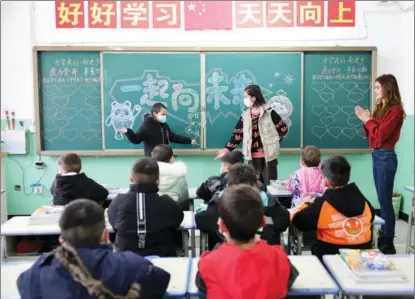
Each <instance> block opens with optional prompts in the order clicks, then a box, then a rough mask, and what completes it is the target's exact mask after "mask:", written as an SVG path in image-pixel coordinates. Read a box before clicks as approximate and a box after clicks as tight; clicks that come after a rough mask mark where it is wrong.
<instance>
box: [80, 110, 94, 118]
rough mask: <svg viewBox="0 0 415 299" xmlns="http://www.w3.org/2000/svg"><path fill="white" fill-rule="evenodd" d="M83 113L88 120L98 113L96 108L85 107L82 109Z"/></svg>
mask: <svg viewBox="0 0 415 299" xmlns="http://www.w3.org/2000/svg"><path fill="white" fill-rule="evenodd" d="M81 115H82V116H83V117H85V118H86V119H88V120H91V119H93V118H94V117H95V116H96V115H97V114H96V111H95V110H94V109H84V108H82V109H81Z"/></svg>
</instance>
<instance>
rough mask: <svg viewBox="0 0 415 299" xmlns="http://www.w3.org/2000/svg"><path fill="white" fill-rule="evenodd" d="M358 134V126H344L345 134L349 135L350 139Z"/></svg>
mask: <svg viewBox="0 0 415 299" xmlns="http://www.w3.org/2000/svg"><path fill="white" fill-rule="evenodd" d="M356 134H357V129H356V128H344V129H343V135H344V136H346V137H348V138H349V139H353V137H354V136H356Z"/></svg>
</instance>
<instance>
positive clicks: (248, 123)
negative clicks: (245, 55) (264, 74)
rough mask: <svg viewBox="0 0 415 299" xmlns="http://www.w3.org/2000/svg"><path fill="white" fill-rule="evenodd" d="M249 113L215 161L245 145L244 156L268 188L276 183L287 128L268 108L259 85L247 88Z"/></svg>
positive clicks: (243, 115) (245, 99)
mask: <svg viewBox="0 0 415 299" xmlns="http://www.w3.org/2000/svg"><path fill="white" fill-rule="evenodd" d="M244 103H245V106H246V107H247V109H246V110H245V111H244V112H243V113H242V116H241V118H240V119H239V121H238V123H237V124H236V127H235V129H234V130H233V133H232V137H231V138H230V140H229V142H228V143H227V144H226V146H225V148H224V149H222V150H220V151H219V152H218V155H217V157H216V158H222V157H223V156H224V155H226V154H227V153H228V152H230V151H232V150H234V149H236V148H237V147H238V145H239V144H240V143H241V141H243V143H242V144H243V145H242V149H243V150H242V153H243V154H244V156H245V158H246V159H247V160H248V161H249V163H250V164H251V165H252V166H253V167H254V168H255V171H256V172H257V174H258V175H259V177H260V180H261V182H262V183H263V184H264V185H265V186H268V185H269V183H270V181H272V180H276V179H277V178H278V175H277V164H278V160H277V158H278V155H279V152H280V142H281V140H282V139H283V138H284V136H286V135H287V133H288V127H287V124H286V123H285V122H284V121H283V120H282V118H281V116H279V115H278V113H277V112H275V111H274V110H272V107H270V106H268V105H267V104H266V102H265V99H264V96H263V95H262V92H261V88H260V87H259V86H258V85H248V86H247V87H246V88H245V92H244Z"/></svg>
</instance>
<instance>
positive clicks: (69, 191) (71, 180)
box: [50, 173, 108, 206]
mask: <svg viewBox="0 0 415 299" xmlns="http://www.w3.org/2000/svg"><path fill="white" fill-rule="evenodd" d="M50 193H52V196H53V204H54V205H56V206H64V205H67V204H68V203H69V202H71V201H73V200H75V199H81V198H82V199H90V200H93V201H96V202H98V203H99V204H102V203H103V202H104V201H105V200H106V199H107V197H108V190H107V189H106V188H105V187H104V186H102V185H100V184H98V183H97V182H95V181H94V180H92V179H90V178H89V177H87V176H86V175H85V173H80V174H77V175H60V174H58V175H56V178H55V181H54V182H53V184H52V186H51V187H50Z"/></svg>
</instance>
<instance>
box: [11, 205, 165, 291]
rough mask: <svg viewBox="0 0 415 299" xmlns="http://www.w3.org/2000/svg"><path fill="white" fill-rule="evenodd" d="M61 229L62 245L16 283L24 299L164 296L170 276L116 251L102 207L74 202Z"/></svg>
mask: <svg viewBox="0 0 415 299" xmlns="http://www.w3.org/2000/svg"><path fill="white" fill-rule="evenodd" d="M59 226H60V229H61V236H60V237H59V241H60V243H61V246H60V247H59V248H58V249H56V250H55V251H53V252H51V253H48V254H45V255H43V256H41V257H40V258H39V259H38V260H37V261H36V262H35V263H34V265H33V266H32V267H31V268H30V269H29V270H27V271H25V272H23V273H22V274H20V276H19V278H18V279H17V288H18V290H19V293H20V297H21V298H22V299H27V298H43V299H55V298H72V299H92V298H131V299H133V298H163V295H164V293H165V291H166V289H167V286H168V284H169V281H170V274H169V273H167V272H166V271H164V270H163V269H160V268H158V267H156V266H154V265H153V264H152V263H151V262H149V261H148V260H146V259H145V258H143V257H141V256H139V255H136V254H135V253H132V252H119V253H115V252H113V249H112V248H111V247H110V246H109V245H108V244H106V243H108V232H107V230H106V229H105V218H104V210H103V208H102V207H101V206H99V205H98V204H97V203H95V202H93V201H91V200H87V199H78V200H74V201H72V202H71V203H69V204H68V206H67V207H66V208H65V210H64V212H63V213H62V216H61V218H60V220H59ZM92 294H93V295H92Z"/></svg>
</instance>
